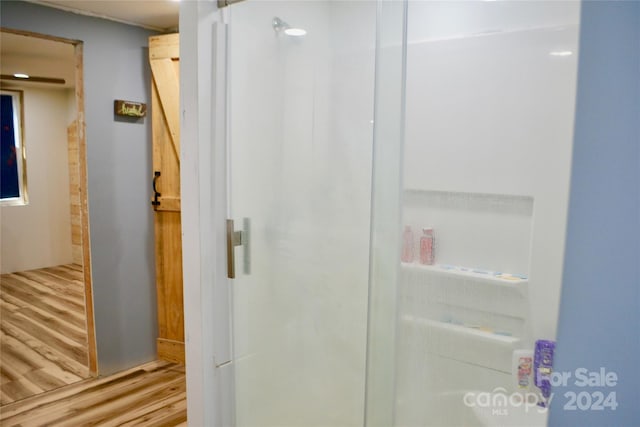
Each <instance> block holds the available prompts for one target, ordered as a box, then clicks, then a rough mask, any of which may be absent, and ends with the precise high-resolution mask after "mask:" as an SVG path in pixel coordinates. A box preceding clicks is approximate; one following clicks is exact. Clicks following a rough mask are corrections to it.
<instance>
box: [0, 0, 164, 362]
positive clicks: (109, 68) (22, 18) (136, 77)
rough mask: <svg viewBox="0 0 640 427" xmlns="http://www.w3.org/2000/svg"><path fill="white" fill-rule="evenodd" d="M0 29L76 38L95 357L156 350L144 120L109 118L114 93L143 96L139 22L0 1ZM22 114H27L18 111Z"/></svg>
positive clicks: (146, 75)
mask: <svg viewBox="0 0 640 427" xmlns="http://www.w3.org/2000/svg"><path fill="white" fill-rule="evenodd" d="M0 7H1V10H0V11H1V18H0V19H1V24H2V26H3V27H5V28H12V29H20V30H27V31H33V32H37V33H42V34H48V35H53V36H58V37H64V38H69V39H76V40H82V41H83V42H84V85H85V87H84V89H85V114H86V116H85V117H86V125H87V161H88V172H89V178H88V179H89V190H88V191H89V217H90V221H91V223H90V227H91V255H92V267H93V297H94V308H95V321H96V335H97V342H98V364H99V370H100V373H102V374H108V373H111V372H115V371H118V370H122V369H125V368H127V367H130V366H133V365H135V364H138V363H141V362H145V361H149V360H153V359H154V358H155V337H156V335H157V326H156V294H155V277H154V265H155V264H154V249H153V216H152V211H151V208H150V204H149V197H150V190H149V189H150V188H151V179H150V177H151V175H152V171H151V167H152V166H151V123H150V116H147V117H146V118H145V119H144V121H142V122H133V123H132V122H121V121H115V120H114V117H113V100H114V99H125V100H130V101H141V102H145V103H149V102H150V83H149V82H150V71H149V66H148V61H147V55H148V51H147V46H148V37H149V36H150V35H152V34H153V33H152V32H150V31H147V30H144V29H141V28H137V27H133V26H129V25H124V24H119V23H115V22H110V21H106V20H102V19H96V18H91V17H87V16H83V15H76V14H72V13H67V12H63V11H59V10H56V9H51V8H47V7H42V6H39V5H35V4H31V3H26V2H19V1H15V2H14V1H2V5H1V6H0ZM27 120H28V118H27Z"/></svg>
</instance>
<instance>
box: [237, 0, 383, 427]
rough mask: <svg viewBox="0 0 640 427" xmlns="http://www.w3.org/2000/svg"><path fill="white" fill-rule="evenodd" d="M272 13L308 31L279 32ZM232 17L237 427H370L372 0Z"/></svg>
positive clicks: (244, 7)
mask: <svg viewBox="0 0 640 427" xmlns="http://www.w3.org/2000/svg"><path fill="white" fill-rule="evenodd" d="M276 16H277V17H279V18H281V19H282V20H284V21H286V22H288V23H290V24H291V25H292V26H297V27H302V28H304V29H306V30H307V35H306V36H304V37H302V38H291V37H287V36H285V35H284V34H280V35H276V34H275V33H274V31H273V29H272V28H271V20H272V19H273V17H276ZM230 18H231V20H230V40H231V41H230V49H229V54H230V63H231V68H230V73H229V74H230V79H231V85H230V93H229V99H230V114H231V122H230V139H231V144H230V150H231V169H232V170H231V194H232V196H231V206H232V216H233V217H234V218H235V219H236V221H237V222H236V223H237V224H238V223H240V220H241V219H242V218H243V217H249V218H250V219H251V243H250V245H251V274H250V275H243V274H242V273H241V272H239V278H238V279H236V280H235V283H234V284H233V289H234V295H233V299H234V301H233V305H234V340H235V342H234V353H235V355H234V359H235V372H236V417H237V425H238V426H250V425H261V426H268V425H292V426H293V425H308V426H313V425H318V426H320V425H344V426H347V425H361V424H362V422H363V413H364V395H363V391H364V381H365V350H366V321H367V281H368V255H369V209H370V194H371V152H372V134H373V132H372V130H373V124H372V119H373V78H374V59H375V58H374V44H375V2H295V1H292V2H282V1H274V2H266V1H260V2H247V3H246V4H242V3H241V4H238V5H234V6H233V8H232V10H231V17H230ZM237 253H238V255H239V254H240V251H238V252H237ZM242 262H243V261H242V260H239V261H238V262H237V265H238V266H241V265H242ZM239 270H240V269H239Z"/></svg>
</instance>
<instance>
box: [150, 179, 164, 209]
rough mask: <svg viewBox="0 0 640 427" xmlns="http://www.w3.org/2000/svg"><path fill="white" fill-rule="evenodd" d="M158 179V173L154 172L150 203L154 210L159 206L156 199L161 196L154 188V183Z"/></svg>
mask: <svg viewBox="0 0 640 427" xmlns="http://www.w3.org/2000/svg"><path fill="white" fill-rule="evenodd" d="M158 178H160V171H155V172H154V173H153V201H152V202H151V206H153V208H154V209H155V208H156V207H158V206H160V201H158V197H160V196H162V194H160V193H158V189H157V187H156V183H157V181H158Z"/></svg>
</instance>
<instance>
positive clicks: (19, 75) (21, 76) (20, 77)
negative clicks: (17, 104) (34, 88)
mask: <svg viewBox="0 0 640 427" xmlns="http://www.w3.org/2000/svg"><path fill="white" fill-rule="evenodd" d="M13 77H15V78H16V79H28V78H29V74H24V73H15V74H14V75H13Z"/></svg>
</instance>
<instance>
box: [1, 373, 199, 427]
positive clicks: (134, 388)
mask: <svg viewBox="0 0 640 427" xmlns="http://www.w3.org/2000/svg"><path fill="white" fill-rule="evenodd" d="M186 423H187V401H186V383H185V370H184V366H183V365H176V364H173V363H169V362H164V361H156V362H151V363H148V364H146V365H143V366H139V367H137V368H133V369H129V370H128V371H124V372H121V373H119V374H116V375H112V376H110V377H105V378H92V379H88V380H84V381H82V382H79V383H76V384H73V385H69V386H66V387H63V388H60V389H57V390H54V391H51V392H49V393H45V394H42V395H39V396H34V397H30V398H27V399H24V400H21V401H19V402H15V403H12V404H9V405H6V406H3V407H2V408H0V425H2V426H3V427H5V426H6V427H9V426H24V427H29V426H34V427H36V426H38V427H39V426H44V425H46V426H59V427H62V426H69V427H77V426H95V425H100V426H134V425H135V426H154V427H156V426H157V427H162V426H186V425H187V424H186Z"/></svg>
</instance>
